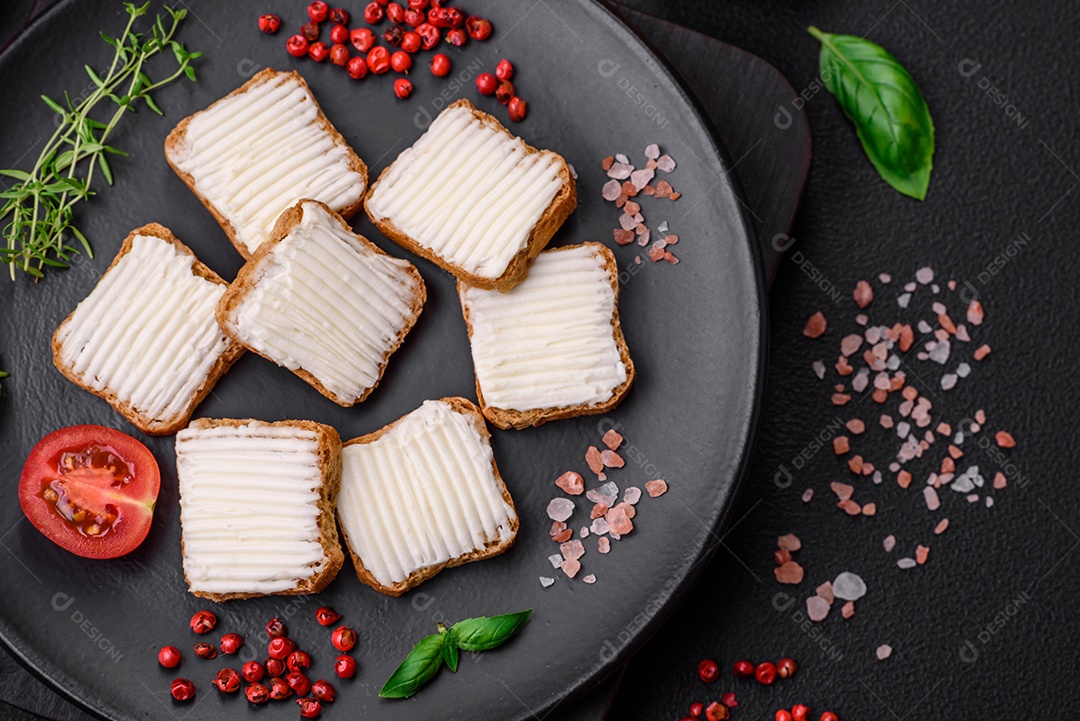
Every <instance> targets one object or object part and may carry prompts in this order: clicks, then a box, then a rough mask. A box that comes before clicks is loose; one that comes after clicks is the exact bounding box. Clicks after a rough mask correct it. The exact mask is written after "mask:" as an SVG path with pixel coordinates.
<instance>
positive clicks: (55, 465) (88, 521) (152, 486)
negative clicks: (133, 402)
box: [19, 425, 161, 558]
mask: <svg viewBox="0 0 1080 721" xmlns="http://www.w3.org/2000/svg"><path fill="white" fill-rule="evenodd" d="M160 487H161V474H160V472H159V471H158V465H157V461H156V460H155V459H154V455H153V454H152V453H151V452H150V449H148V448H147V447H146V446H144V445H143V444H142V443H140V442H139V441H137V440H135V439H134V438H132V437H131V436H129V435H127V434H126V433H121V432H120V431H117V430H113V429H112V428H105V427H104V426H91V425H85V426H70V427H68V428H61V429H60V430H58V431H53V432H52V433H50V434H49V435H47V436H45V437H44V438H42V439H41V441H40V442H38V444H37V445H36V446H34V449H33V450H32V451H30V456H29V457H28V458H27V459H26V464H25V465H24V466H23V471H22V477H21V479H20V480H19V503H20V504H21V505H22V509H23V513H25V514H26V517H27V518H28V519H30V522H31V523H32V524H34V527H35V528H37V529H38V530H39V531H41V532H42V533H43V534H44V535H45V537H46V538H48V539H49V540H50V541H52V542H53V543H55V544H56V545H58V546H60V547H61V548H63V549H65V550H68V551H71V552H72V553H74V554H76V555H78V556H82V557H84V558H116V557H117V556H123V555H124V554H126V553H130V552H131V551H133V550H135V548H136V547H138V545H139V544H140V543H142V542H143V540H144V539H145V538H146V534H147V533H149V532H150V522H151V521H152V520H153V516H154V504H156V503H157V496H158V490H159V489H160Z"/></svg>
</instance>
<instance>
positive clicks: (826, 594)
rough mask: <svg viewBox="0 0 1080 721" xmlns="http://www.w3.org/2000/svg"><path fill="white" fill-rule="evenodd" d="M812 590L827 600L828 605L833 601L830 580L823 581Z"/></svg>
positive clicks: (834, 598)
mask: <svg viewBox="0 0 1080 721" xmlns="http://www.w3.org/2000/svg"><path fill="white" fill-rule="evenodd" d="M814 591H815V592H816V593H817V595H819V596H821V597H822V598H824V599H825V601H826V602H828V603H829V604H830V605H831V604H832V602H833V601H835V600H836V596H834V595H833V590H832V581H826V582H825V583H823V584H821V585H820V586H818V587H817V588H816V589H814Z"/></svg>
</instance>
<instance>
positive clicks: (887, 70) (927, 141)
mask: <svg viewBox="0 0 1080 721" xmlns="http://www.w3.org/2000/svg"><path fill="white" fill-rule="evenodd" d="M809 32H810V34H811V35H813V36H814V37H815V38H817V39H818V40H820V41H821V59H820V66H821V79H822V82H823V83H824V84H825V87H826V88H827V89H828V90H829V92H830V93H832V94H833V95H834V96H836V99H837V101H838V102H839V103H840V107H841V108H842V109H843V111H844V115H846V116H847V117H848V119H849V120H851V122H853V123H854V124H855V131H856V133H858V136H859V140H860V142H862V147H863V151H864V152H865V153H866V156H867V157H868V158H870V162H871V163H873V165H874V168H876V169H877V171H878V174H879V175H880V176H881V177H882V179H884V180H885V182H887V183H888V184H889V185H891V186H892V187H894V188H895V189H896V190H898V191H900V192H901V193H903V194H904V195H907V196H910V197H912V198H916V199H918V200H923V199H925V198H926V191H927V188H928V187H929V186H930V170H931V169H932V168H933V156H934V123H933V120H931V118H930V109H929V108H928V107H927V105H926V101H925V100H924V99H923V96H922V93H921V92H919V88H918V86H917V85H916V84H915V80H914V79H912V77H911V75H910V74H909V73H908V71H907V70H905V69H904V66H902V65H901V64H900V63H899V62H898V61H897V60H896V58H894V57H893V56H892V55H890V54H889V53H888V51H886V50H885V49H884V48H882V47H881V46H880V45H877V44H876V43H872V42H870V41H869V40H865V39H863V38H859V37H855V36H853V35H833V34H831V33H825V32H822V31H821V30H818V29H817V28H815V27H813V26H811V27H810V28H809Z"/></svg>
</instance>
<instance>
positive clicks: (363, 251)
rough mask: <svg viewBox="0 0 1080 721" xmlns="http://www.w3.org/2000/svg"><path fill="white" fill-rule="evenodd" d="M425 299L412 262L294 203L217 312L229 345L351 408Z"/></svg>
mask: <svg viewBox="0 0 1080 721" xmlns="http://www.w3.org/2000/svg"><path fill="white" fill-rule="evenodd" d="M426 297H427V293H426V290H425V287H424V280H423V278H421V277H420V272H419V271H418V270H417V269H416V267H415V266H413V264H412V263H410V262H408V261H406V260H401V259H400V258H393V257H391V256H389V255H387V254H386V253H384V252H382V251H381V250H379V248H377V247H376V246H375V245H373V244H372V243H371V242H370V241H368V240H367V239H366V238H364V237H363V236H360V235H356V234H355V233H353V232H352V229H351V228H350V227H349V225H348V224H347V223H346V222H345V221H344V220H343V219H342V218H341V216H340V215H338V214H337V213H335V212H334V211H333V210H331V209H330V208H329V207H328V206H326V205H325V204H323V203H320V202H318V201H315V200H302V201H300V202H299V203H297V204H296V205H295V206H293V207H292V208H290V209H289V210H287V211H285V212H284V213H283V214H282V216H281V218H279V220H278V223H277V226H276V227H275V229H274V232H273V234H272V235H271V237H270V239H269V240H268V241H267V242H266V243H264V244H263V245H262V246H260V247H259V249H258V250H257V251H255V254H254V255H253V256H252V257H251V259H250V260H248V262H247V263H246V264H245V265H244V267H243V268H241V269H240V273H239V274H238V275H237V277H236V280H235V281H233V282H232V284H231V285H230V286H229V290H228V291H226V293H225V295H224V296H222V298H221V300H220V301H219V303H218V309H217V318H218V322H219V323H220V324H221V327H222V329H224V331H225V333H226V334H228V335H229V337H231V338H232V339H233V340H235V341H236V342H238V343H241V344H243V345H244V346H245V347H247V348H248V349H249V350H252V351H254V352H255V353H258V354H259V355H261V356H263V357H264V358H267V359H268V360H271V361H273V362H274V363H277V364H278V365H280V366H282V367H284V368H288V369H289V370H291V371H292V372H293V373H295V374H296V375H298V376H300V377H301V378H303V379H304V380H305V381H307V382H308V383H310V384H311V385H312V386H313V387H314V388H315V389H316V390H318V391H319V392H320V393H322V394H323V395H324V396H326V397H327V398H329V399H330V400H332V401H334V402H335V403H337V404H339V405H342V406H352V405H354V404H355V403H358V402H360V401H363V400H364V399H365V398H367V396H368V394H370V393H371V391H372V390H374V388H375V386H376V385H378V383H379V379H380V378H382V374H383V370H384V369H385V368H386V364H387V361H388V360H389V358H390V355H391V354H392V353H393V352H394V351H395V350H397V348H398V347H399V346H400V345H401V343H402V341H403V340H404V339H405V336H406V334H408V332H409V330H411V329H412V327H413V325H414V324H415V323H416V319H417V317H418V316H419V315H420V311H421V310H422V309H423V307H424V301H425V299H426Z"/></svg>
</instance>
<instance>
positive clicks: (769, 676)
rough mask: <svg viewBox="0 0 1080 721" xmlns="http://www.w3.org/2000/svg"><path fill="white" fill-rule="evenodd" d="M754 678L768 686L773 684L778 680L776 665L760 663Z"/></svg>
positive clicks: (766, 662) (755, 670)
mask: <svg viewBox="0 0 1080 721" xmlns="http://www.w3.org/2000/svg"><path fill="white" fill-rule="evenodd" d="M754 677H755V678H757V680H758V681H759V682H760V683H763V684H765V685H766V686H768V685H770V684H772V682H773V681H775V680H776V665H775V664H773V663H772V662H771V661H765V662H763V663H759V664H758V665H757V668H755V669H754Z"/></svg>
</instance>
